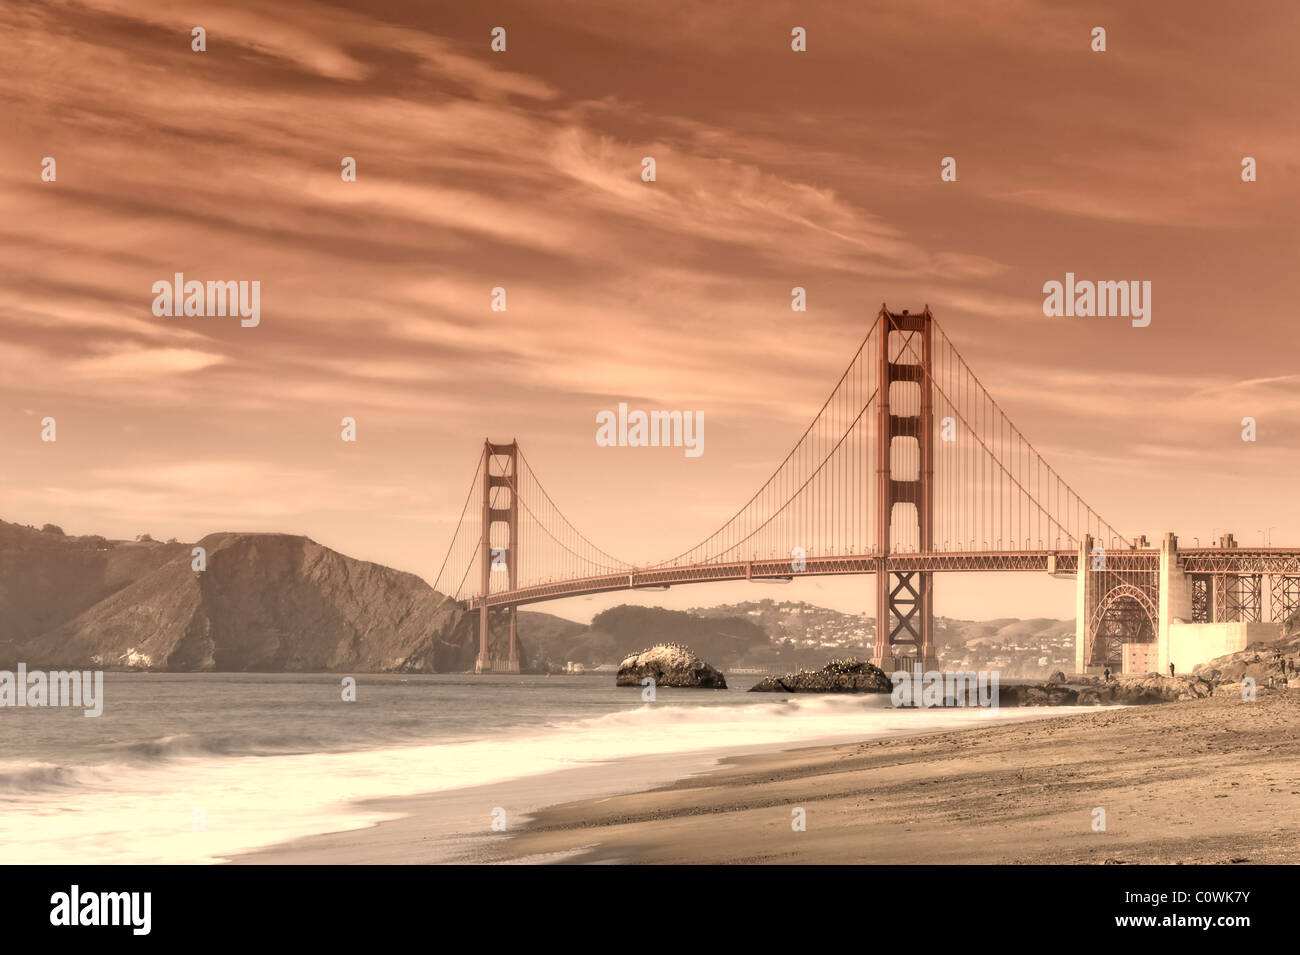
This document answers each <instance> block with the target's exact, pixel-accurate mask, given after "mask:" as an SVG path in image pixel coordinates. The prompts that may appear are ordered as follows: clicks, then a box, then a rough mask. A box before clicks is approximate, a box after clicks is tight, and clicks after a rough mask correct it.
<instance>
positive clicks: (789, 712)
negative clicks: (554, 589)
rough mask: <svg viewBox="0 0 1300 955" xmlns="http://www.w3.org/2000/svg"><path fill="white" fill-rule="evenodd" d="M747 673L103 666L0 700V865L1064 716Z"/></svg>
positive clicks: (183, 856)
mask: <svg viewBox="0 0 1300 955" xmlns="http://www.w3.org/2000/svg"><path fill="white" fill-rule="evenodd" d="M757 679H758V678H757V677H736V678H735V679H734V681H733V682H735V683H736V684H738V685H737V686H736V687H734V688H732V689H729V690H686V689H672V688H660V689H659V690H658V696H657V699H656V701H655V702H654V703H644V702H642V700H641V691H640V688H632V687H615V686H614V685H613V683H614V681H613V677H612V675H609V676H599V677H598V676H564V677H536V676H483V677H474V676H469V675H448V674H439V675H428V676H423V675H412V676H400V675H392V674H376V675H365V674H362V675H359V676H358V677H357V701H356V702H355V703H347V702H343V700H342V687H341V677H340V676H337V675H333V674H156V673H109V674H106V675H105V683H104V698H105V701H104V711H103V715H102V716H100V717H97V718H86V717H85V716H83V715H82V711H81V710H73V709H53V708H50V709H28V708H22V709H15V708H8V707H6V708H0V863H72V864H90V863H144V862H161V863H207V862H217V861H222V860H224V859H227V858H229V857H231V856H232V855H235V854H237V853H240V852H244V851H247V850H252V849H256V848H258V847H263V846H269V845H275V844H278V843H282V842H286V841H289V840H293V839H296V838H299V837H303V836H309V835H313V834H318V833H326V832H338V831H345V830H350V829H356V828H361V827H364V826H370V825H374V824H376V823H379V822H382V821H384V820H386V819H392V818H395V814H394V813H393V812H392V811H385V810H381V809H377V808H376V807H374V806H373V805H362V804H361V803H362V801H364V800H373V799H375V798H378V797H384V796H411V795H416V794H422V793H438V794H446V797H447V806H448V813H447V818H446V819H445V820H444V827H443V828H444V830H445V831H443V832H441V833H440V836H441V837H450V836H452V835H454V834H455V833H456V832H457V831H459V830H464V829H467V828H473V829H476V830H483V829H486V828H488V819H487V811H488V809H489V808H490V807H489V806H488V805H487V803H484V804H483V809H482V811H481V812H480V811H479V810H477V809H476V810H475V813H476V816H475V818H474V820H473V821H471V820H470V819H469V817H467V816H465V815H464V810H463V807H461V806H460V804H459V803H457V802H456V800H455V798H454V796H455V794H457V793H470V792H473V793H479V792H484V791H486V792H487V793H489V794H491V793H492V787H494V786H499V787H500V791H501V792H503V793H504V792H509V793H512V794H514V798H515V803H516V804H526V805H527V806H529V807H532V808H536V807H538V806H541V805H548V804H551V803H554V802H558V801H561V800H563V799H566V798H584V797H589V796H592V795H597V794H610V793H614V792H622V791H629V790H634V789H640V788H645V787H646V786H649V785H654V784H658V783H661V782H666V781H668V780H670V779H672V778H676V777H680V776H683V775H687V774H689V773H691V772H698V771H702V770H703V769H706V768H708V767H709V766H711V765H713V764H714V763H715V761H716V758H717V757H718V756H719V755H723V754H727V753H740V752H756V751H761V750H771V749H786V748H791V747H793V746H799V745H811V744H813V743H822V742H829V741H834V740H848V739H866V738H871V737H879V736H885V735H895V734H905V733H916V732H926V731H932V730H939V729H947V728H956V727H960V726H964V725H975V724H978V723H980V722H983V721H987V720H1007V719H1024V718H1034V717H1045V716H1050V715H1053V714H1062V713H1063V712H1065V711H1072V708H1061V709H1055V710H1047V709H1041V710H1032V711H1026V710H1018V709H1002V710H998V711H989V710H980V709H974V708H963V709H935V710H915V709H910V710H903V709H894V708H893V707H892V706H890V705H889V698H888V696H887V695H884V694H879V695H871V696H812V695H800V696H790V697H786V696H781V695H777V694H768V693H746V692H744V690H745V689H746V688H748V687H749V686H750V685H751V684H752V683H753V682H754V681H756V680H757ZM596 768H600V769H601V770H602V771H601V772H599V773H596V772H587V773H585V774H584V772H583V770H584V769H586V770H594V769H596ZM543 780H544V781H545V782H544V784H543ZM534 782H535V785H534ZM507 783H508V785H506V784H507ZM485 787H486V790H485ZM521 793H522V794H524V797H523V798H522V802H521V798H520V794H521ZM530 796H531V799H529V798H527V797H530ZM480 801H481V800H480ZM488 802H491V799H489V800H488ZM452 807H460V808H455V809H453V808H452ZM512 811H513V810H512ZM200 823H201V824H200ZM447 845H448V846H449V847H459V849H461V850H463V849H464V848H465V844H464V843H463V841H462V842H457V841H456V840H454V839H450V838H447ZM450 852H451V848H449V849H448V853H450ZM449 857H450V856H449Z"/></svg>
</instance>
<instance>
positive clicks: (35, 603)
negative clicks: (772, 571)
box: [0, 522, 582, 673]
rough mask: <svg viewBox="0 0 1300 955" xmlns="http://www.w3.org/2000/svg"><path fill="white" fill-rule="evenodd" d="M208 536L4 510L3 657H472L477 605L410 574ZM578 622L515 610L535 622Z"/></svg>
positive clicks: (291, 541)
mask: <svg viewBox="0 0 1300 955" xmlns="http://www.w3.org/2000/svg"><path fill="white" fill-rule="evenodd" d="M198 544H199V545H200V546H202V547H204V548H205V549H206V551H207V569H206V570H204V571H202V572H195V571H194V570H192V569H191V548H192V547H193V546H194V545H192V544H178V543H168V544H160V543H157V542H153V541H141V542H123V541H108V540H105V539H104V538H102V537H66V536H64V535H63V534H62V532H60V531H58V530H57V529H53V530H45V531H37V530H35V529H34V528H29V527H23V526H20V525H15V524H7V523H3V522H0V666H5V665H13V664H14V663H16V662H17V661H18V660H22V661H23V662H25V663H27V664H28V666H31V667H55V666H82V667H85V666H97V667H103V668H110V669H111V668H128V667H129V668H141V669H157V670H180V671H194V670H222V671H264V672H279V671H338V672H382V671H400V672H423V673H427V672H443V671H459V670H467V669H472V668H473V666H474V659H475V656H476V654H477V652H478V618H477V616H476V615H471V614H466V613H464V612H463V611H461V610H460V609H459V607H458V606H457V605H456V604H454V603H452V602H451V601H449V600H447V599H446V598H444V597H443V596H442V595H441V594H439V593H438V592H437V591H435V590H434V589H433V588H432V587H430V586H429V585H428V584H427V583H425V582H424V581H423V580H421V579H420V578H419V577H416V576H415V575H413V574H408V573H403V572H401V571H397V570H393V569H392V568H389V567H384V566H382V565H379V564H373V563H369V562H367V561H359V560H354V559H352V558H350V557H347V556H345V555H343V554H340V553H337V552H336V551H333V550H330V549H329V548H327V547H323V546H321V545H320V544H317V543H316V542H315V541H312V540H310V539H309V538H306V537H296V536H291V535H287V534H235V533H223V534H212V535H209V536H208V537H205V538H203V539H202V540H201V541H199V542H198ZM574 628H576V629H579V630H580V629H582V628H581V627H579V626H578V625H576V624H572V623H570V622H569V621H565V620H561V619H560V618H557V617H553V616H551V615H549V614H537V613H521V614H520V615H519V631H520V644H521V646H522V647H523V650H524V653H523V662H524V664H525V665H526V664H527V641H528V635H529V633H530V631H532V630H536V631H537V632H538V633H542V634H548V635H549V634H553V633H563V632H566V631H571V630H573V629H574Z"/></svg>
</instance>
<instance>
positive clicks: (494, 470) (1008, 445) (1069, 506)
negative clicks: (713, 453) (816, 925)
mask: <svg viewBox="0 0 1300 955" xmlns="http://www.w3.org/2000/svg"><path fill="white" fill-rule="evenodd" d="M476 490H477V491H478V500H477V502H475V491H476ZM973 571H975V572H1008V571H1022V572H1024V571H1034V572H1039V573H1044V572H1045V573H1048V574H1052V575H1055V576H1058V577H1073V578H1074V579H1075V583H1076V611H1077V613H1076V630H1077V632H1076V669H1077V670H1079V671H1080V672H1085V671H1087V670H1092V669H1101V668H1102V667H1104V666H1110V667H1112V668H1115V669H1123V670H1124V671H1126V672H1128V671H1132V670H1147V669H1158V670H1160V671H1161V672H1163V670H1164V669H1165V668H1166V667H1167V666H1168V665H1169V664H1170V663H1171V662H1173V659H1174V658H1175V657H1176V656H1179V657H1181V658H1182V659H1183V660H1187V659H1188V658H1189V655H1196V654H1199V655H1204V653H1207V652H1211V650H1212V649H1213V648H1215V647H1217V646H1218V645H1219V643H1220V642H1224V645H1230V644H1232V642H1233V641H1234V640H1235V641H1238V642H1240V641H1241V640H1243V639H1245V637H1246V636H1248V635H1250V633H1251V632H1250V629H1249V627H1239V628H1237V629H1236V630H1232V629H1230V628H1229V629H1224V628H1223V627H1219V628H1218V629H1214V628H1209V627H1205V626H1201V627H1200V629H1197V625H1209V624H1242V625H1252V624H1260V623H1262V622H1263V620H1264V612H1265V605H1266V604H1267V606H1268V610H1269V619H1270V620H1271V621H1272V622H1285V621H1289V620H1290V619H1291V618H1292V617H1294V616H1295V615H1296V614H1297V612H1298V611H1300V549H1296V548H1284V547H1276V548H1274V547H1263V548H1241V547H1238V546H1237V544H1236V542H1235V541H1234V540H1233V539H1232V537H1231V535H1225V536H1224V537H1223V538H1221V539H1220V541H1219V542H1218V546H1215V547H1204V548H1202V547H1197V548H1191V549H1180V548H1179V547H1178V543H1177V539H1176V538H1175V537H1174V535H1172V534H1166V535H1165V538H1164V540H1163V541H1162V542H1161V543H1160V544H1159V545H1158V546H1153V545H1151V544H1150V543H1149V542H1148V541H1147V540H1146V538H1145V537H1138V538H1137V539H1135V540H1130V539H1129V538H1127V537H1125V536H1124V535H1123V534H1121V533H1120V532H1119V531H1118V530H1116V529H1115V527H1114V526H1113V525H1111V524H1110V523H1109V522H1107V521H1106V520H1104V519H1103V518H1102V517H1101V516H1100V515H1099V514H1098V513H1097V512H1096V511H1095V510H1093V508H1092V507H1090V506H1089V505H1088V504H1087V503H1086V502H1085V501H1084V500H1083V498H1082V497H1080V495H1079V494H1078V493H1077V492H1076V491H1075V490H1074V489H1073V488H1072V487H1071V486H1070V485H1069V484H1068V483H1067V482H1066V481H1065V479H1064V478H1063V477H1062V476H1061V475H1060V474H1059V473H1058V472H1057V471H1056V470H1055V469H1053V468H1052V466H1051V465H1049V464H1048V463H1047V462H1046V461H1045V460H1044V459H1043V457H1042V456H1041V455H1040V454H1039V453H1038V452H1037V451H1036V450H1035V449H1034V447H1033V445H1032V444H1031V443H1030V442H1029V440H1028V439H1027V438H1026V437H1025V436H1024V435H1023V434H1021V432H1020V431H1019V430H1018V429H1017V428H1016V427H1015V425H1014V424H1013V423H1012V422H1011V420H1010V419H1009V418H1008V417H1007V415H1006V414H1005V413H1004V412H1003V411H1002V409H1001V408H1000V407H999V406H998V403H997V402H996V401H995V400H994V399H993V396H992V395H991V394H990V393H989V392H988V390H987V389H986V388H985V387H984V385H983V384H982V383H981V382H980V380H979V378H978V377H977V376H976V375H975V373H974V372H973V371H972V370H971V369H970V367H969V366H968V365H967V364H966V362H965V360H964V359H963V358H962V357H961V354H960V353H959V352H958V350H957V348H956V346H955V345H954V344H953V343H952V341H951V339H949V338H948V336H947V334H946V333H945V332H944V331H943V329H942V328H941V327H940V325H939V323H938V322H937V321H936V320H935V318H934V316H933V315H932V314H931V312H930V309H929V306H926V308H925V309H924V310H923V311H921V312H919V313H915V314H913V313H910V312H909V311H906V310H904V311H902V312H899V313H895V312H891V311H889V309H888V308H887V307H885V306H883V305H882V306H881V310H880V313H879V315H878V316H877V317H876V320H875V322H874V323H873V324H872V326H871V328H870V330H869V331H868V332H867V334H866V336H865V337H864V338H863V340H862V343H861V344H860V345H859V346H858V349H857V351H856V352H855V353H854V355H853V358H852V360H851V361H850V362H849V364H848V367H847V368H846V369H845V370H844V373H843V374H842V375H841V376H840V378H839V381H837V382H836V384H835V387H834V389H833V390H832V391H831V393H830V396H829V397H828V398H827V399H826V401H825V403H824V404H823V405H822V407H821V409H820V410H819V411H818V413H817V415H816V417H815V418H814V419H813V421H812V423H811V424H809V425H808V427H807V429H806V430H805V431H804V432H803V434H802V435H801V436H800V438H799V440H798V441H797V442H796V443H795V445H794V447H793V448H792V449H791V450H790V453H789V454H787V455H786V457H785V459H784V460H783V461H781V463H780V464H779V465H778V466H777V467H776V469H775V470H774V471H773V472H772V474H771V476H770V477H769V478H768V479H767V480H766V481H765V482H764V483H763V484H762V485H761V486H760V487H759V488H758V489H757V490H756V491H755V492H754V493H753V495H752V496H751V497H750V498H749V499H748V500H747V501H746V502H745V503H744V504H743V505H742V506H741V507H740V508H739V510H737V511H736V513H735V514H734V515H733V516H732V517H731V518H730V519H729V520H728V521H726V523H724V524H723V525H722V526H721V527H719V528H717V529H716V530H714V531H713V532H712V533H711V534H709V535H708V536H707V537H705V538H703V539H702V540H700V541H699V542H698V543H697V544H695V545H694V546H693V547H690V548H689V549H687V550H684V551H682V552H681V553H679V554H677V555H676V556H674V557H671V558H668V559H666V560H663V561H660V562H658V563H652V564H640V565H636V564H632V563H629V562H626V561H623V560H620V559H619V558H616V557H614V556H612V555H611V554H610V553H609V552H608V551H606V550H604V549H602V548H600V547H598V546H597V545H596V544H595V543H593V542H592V541H591V540H590V539H589V538H588V537H587V535H585V534H584V533H582V532H581V531H580V530H579V529H578V528H576V527H575V526H574V525H573V524H572V523H571V522H570V521H569V520H568V518H566V517H565V516H564V513H563V512H562V511H561V510H560V508H559V506H558V505H556V503H555V502H554V501H553V500H552V499H551V497H550V495H549V494H548V493H547V492H546V490H545V488H544V487H543V486H542V483H541V481H540V480H539V479H538V477H537V475H536V473H535V472H534V471H533V469H532V467H531V466H530V465H529V463H528V460H527V458H526V457H525V456H524V453H523V451H522V450H521V449H520V446H519V444H518V442H517V441H512V442H511V443H509V444H503V443H494V442H492V441H491V440H487V441H485V442H484V445H483V450H482V453H481V454H480V455H479V462H478V467H477V470H476V472H475V475H474V478H473V480H472V481H471V483H470V490H469V493H468V494H467V495H466V499H465V505H464V507H463V508H462V511H461V515H460V519H459V521H458V523H457V526H456V530H455V532H454V534H453V536H452V541H451V544H450V546H449V547H448V550H447V554H446V558H445V559H444V561H443V565H442V569H441V570H440V571H439V574H438V577H437V580H436V581H435V583H434V588H435V589H436V590H439V591H440V592H442V593H444V594H447V595H448V596H449V597H451V598H453V599H455V600H458V601H459V602H460V603H461V606H462V607H463V608H464V609H465V610H467V611H477V612H478V614H479V655H478V661H477V664H476V671H477V672H510V673H517V672H519V652H518V646H519V644H518V635H517V625H516V623H517V622H516V616H517V608H518V607H519V606H521V605H524V604H530V603H537V602H541V601H546V600H557V599H562V598H565V597H576V596H581V595H588V594H596V593H606V592H611V591H619V590H637V589H642V588H666V587H671V586H674V585H681V584H696V583H707V582H711V581H725V580H790V579H794V578H796V577H805V576H817V575H827V574H865V575H872V576H873V577H874V578H875V604H876V637H875V642H874V645H873V649H872V662H874V663H875V664H876V665H877V666H880V667H882V668H883V669H886V670H887V671H888V670H891V669H909V670H910V667H911V665H912V664H914V663H919V664H921V665H922V666H924V667H925V669H927V670H930V669H938V661H937V657H936V653H935V644H934V606H933V602H934V576H935V575H936V574H939V573H944V572H973ZM1265 579H1267V580H1268V586H1267V588H1266V587H1265ZM1266 592H1267V594H1268V600H1267V601H1266V600H1265V597H1264V595H1265V593H1266ZM1243 646H1244V644H1243ZM1207 648H1208V649H1207ZM1225 652H1226V651H1225ZM1207 659H1208V658H1207Z"/></svg>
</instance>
